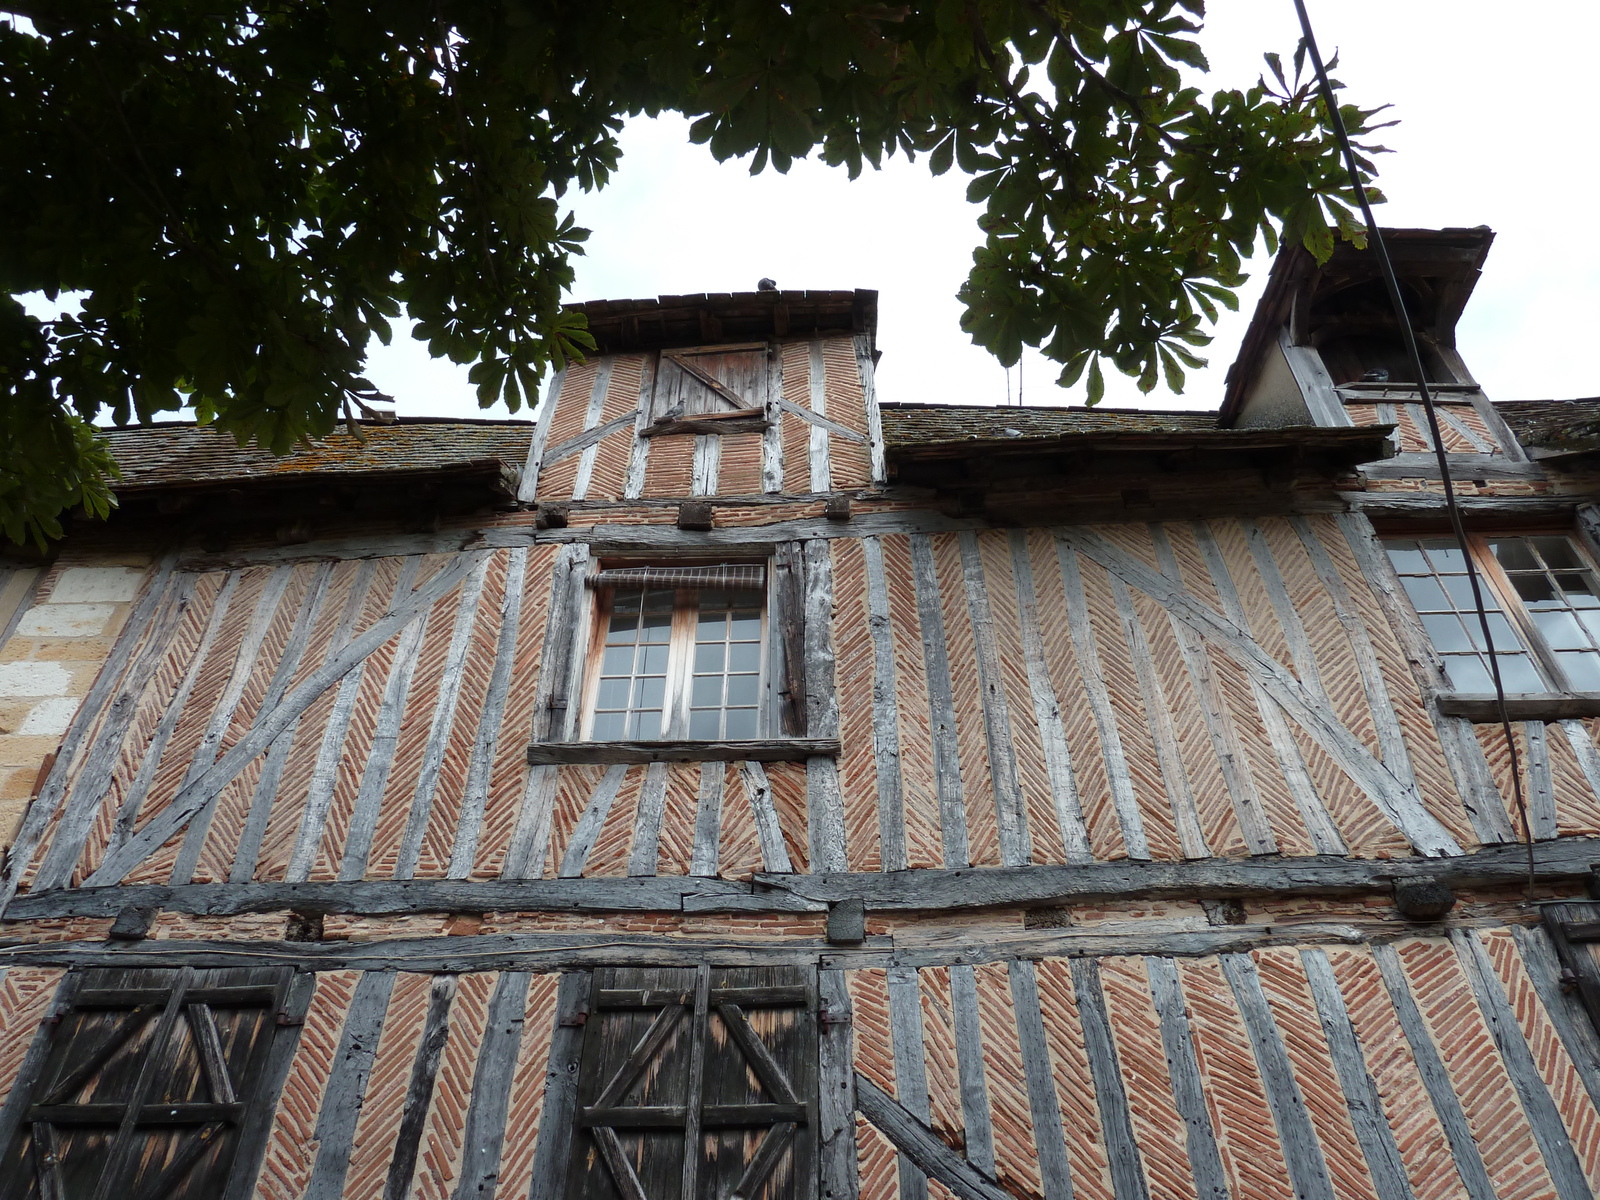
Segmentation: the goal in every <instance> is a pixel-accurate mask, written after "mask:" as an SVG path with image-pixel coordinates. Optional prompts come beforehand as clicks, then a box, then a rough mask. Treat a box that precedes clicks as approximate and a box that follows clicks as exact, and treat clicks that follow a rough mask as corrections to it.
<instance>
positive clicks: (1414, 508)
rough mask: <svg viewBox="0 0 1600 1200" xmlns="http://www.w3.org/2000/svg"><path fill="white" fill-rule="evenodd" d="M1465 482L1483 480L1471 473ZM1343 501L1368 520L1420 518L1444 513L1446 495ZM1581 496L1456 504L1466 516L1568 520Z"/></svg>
mask: <svg viewBox="0 0 1600 1200" xmlns="http://www.w3.org/2000/svg"><path fill="white" fill-rule="evenodd" d="M1462 477H1463V478H1466V479H1472V478H1481V476H1474V475H1473V473H1472V472H1471V471H1470V470H1466V471H1463V472H1462ZM1339 499H1341V500H1343V501H1344V502H1345V503H1346V504H1348V505H1349V506H1350V507H1351V508H1352V509H1354V510H1356V511H1357V512H1363V513H1366V514H1367V516H1369V517H1379V518H1383V517H1394V518H1404V517H1417V516H1428V515H1436V516H1438V517H1440V518H1441V519H1443V517H1444V513H1445V507H1444V493H1443V492H1340V493H1339ZM1583 499H1584V498H1583V497H1582V496H1462V497H1460V498H1459V499H1458V501H1457V503H1458V504H1460V506H1461V512H1462V514H1463V515H1465V516H1467V517H1469V518H1470V517H1479V518H1491V517H1508V518H1511V519H1513V520H1523V519H1530V518H1531V519H1537V518H1540V517H1567V518H1570V517H1571V516H1572V513H1573V511H1574V510H1575V509H1576V508H1577V507H1578V505H1579V504H1581V503H1582V502H1583Z"/></svg>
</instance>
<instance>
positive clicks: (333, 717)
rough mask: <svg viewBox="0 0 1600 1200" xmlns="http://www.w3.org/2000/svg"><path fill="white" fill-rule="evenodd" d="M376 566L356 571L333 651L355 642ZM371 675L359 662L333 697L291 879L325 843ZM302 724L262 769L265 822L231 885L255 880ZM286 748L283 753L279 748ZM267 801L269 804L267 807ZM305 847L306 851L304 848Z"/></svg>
mask: <svg viewBox="0 0 1600 1200" xmlns="http://www.w3.org/2000/svg"><path fill="white" fill-rule="evenodd" d="M416 562H417V560H415V559H412V560H409V561H408V562H407V568H409V569H410V574H407V571H406V570H404V569H403V570H402V572H401V586H400V587H399V589H398V590H399V591H400V592H402V593H404V592H406V591H409V590H410V588H411V579H412V578H413V577H414V575H415V570H416ZM376 569H377V565H376V564H375V563H374V562H373V561H372V560H370V559H368V560H366V561H364V562H362V563H361V564H360V565H359V566H358V567H357V568H356V573H355V578H354V579H353V580H352V581H351V588H350V594H349V596H348V597H347V598H346V600H345V605H344V610H343V611H342V612H341V613H340V614H339V626H338V628H337V629H335V630H334V633H333V640H332V642H331V643H330V645H329V650H330V652H337V651H339V650H342V649H343V648H344V647H345V646H346V645H348V644H349V642H350V638H351V637H352V636H353V635H354V633H355V624H356V621H357V620H358V619H359V618H360V616H361V610H362V607H363V606H364V605H365V603H366V599H367V592H368V589H369V588H371V586H372V576H373V573H374V572H375V571H376ZM365 673H366V663H365V662H362V663H358V664H357V665H356V668H355V670H353V671H351V672H350V674H348V675H346V676H345V677H344V678H343V679H341V680H340V681H339V691H338V693H337V694H336V695H335V697H334V701H333V710H332V711H331V712H330V713H329V714H328V724H327V727H326V728H325V729H324V730H323V735H322V743H321V745H320V746H319V747H318V749H317V758H316V763H315V764H314V766H313V767H312V770H311V781H310V784H309V785H308V787H307V790H306V803H305V809H304V811H303V812H302V813H301V816H300V828H299V832H298V834H297V835H296V838H295V844H294V848H293V850H292V851H291V853H290V856H289V869H288V872H287V874H286V878H289V879H297V878H299V879H303V878H305V876H306V874H309V872H310V867H309V865H306V866H304V867H303V869H302V862H303V861H304V860H306V859H308V858H309V856H310V855H312V854H314V853H315V848H316V845H317V843H319V842H320V840H321V835H322V823H323V821H324V820H325V819H326V818H327V812H328V806H329V805H330V804H331V803H332V801H333V788H334V784H335V782H336V781H337V778H338V772H339V760H340V757H341V756H342V753H343V749H344V736H345V731H346V730H347V729H348V728H349V725H350V716H351V714H352V713H353V712H354V711H355V702H356V696H357V694H358V691H359V689H360V687H361V680H362V677H363V676H364V675H365ZM296 729H298V724H296V725H293V726H291V727H290V733H289V734H287V735H285V736H284V737H280V738H279V739H278V741H276V742H274V743H273V744H272V750H271V751H269V752H268V753H269V758H271V757H273V756H276V757H277V758H278V761H277V763H276V764H273V763H272V762H270V761H269V763H268V766H267V768H265V769H263V771H262V773H261V779H260V780H259V781H258V782H257V785H256V801H255V802H254V804H253V805H252V808H251V813H252V815H254V813H255V811H256V807H257V806H260V807H262V808H264V810H265V812H264V814H263V817H262V820H261V822H260V824H259V827H258V829H257V830H255V831H253V832H252V834H251V835H249V836H247V837H245V838H241V839H240V844H239V850H238V852H237V853H236V854H235V855H234V858H233V870H232V871H231V872H229V875H228V882H230V883H246V882H248V881H249V880H251V879H254V878H255V873H256V861H257V859H258V858H259V857H260V855H261V841H262V839H263V838H264V837H265V836H266V832H267V819H268V818H269V817H270V815H271V811H272V809H271V804H272V797H274V796H275V795H276V793H277V787H278V780H279V779H280V778H281V777H282V774H283V762H284V760H286V759H287V758H288V753H289V750H290V748H291V746H292V740H291V739H292V738H293V737H294V730H296ZM280 746H281V747H282V752H281V754H280V753H279V747H280ZM263 797H265V801H264V803H263ZM303 844H304V846H305V848H302V845H303Z"/></svg>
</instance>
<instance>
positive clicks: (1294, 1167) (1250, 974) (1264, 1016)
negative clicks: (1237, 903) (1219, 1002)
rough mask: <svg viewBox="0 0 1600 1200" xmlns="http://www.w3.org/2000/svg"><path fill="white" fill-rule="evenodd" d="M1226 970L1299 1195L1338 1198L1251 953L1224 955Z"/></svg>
mask: <svg viewBox="0 0 1600 1200" xmlns="http://www.w3.org/2000/svg"><path fill="white" fill-rule="evenodd" d="M1222 973H1223V974H1224V975H1226V976H1227V978H1228V986H1229V987H1231V988H1232V989H1233V996H1234V999H1235V1000H1237V1001H1238V1003H1239V1014H1240V1016H1242V1017H1243V1018H1244V1027H1245V1032H1246V1033H1247V1034H1248V1035H1249V1038H1250V1047H1251V1049H1252V1050H1253V1051H1254V1052H1255V1059H1256V1066H1257V1068H1258V1069H1259V1070H1260V1072H1261V1083H1262V1087H1263V1088H1264V1089H1265V1091H1266V1094H1267V1106H1268V1107H1269V1108H1271V1109H1272V1121H1273V1124H1275V1125H1276V1126H1277V1127H1278V1140H1279V1142H1280V1143H1281V1144H1282V1146H1283V1158H1284V1162H1285V1164H1286V1165H1287V1166H1288V1168H1289V1178H1290V1180H1291V1181H1292V1182H1293V1184H1294V1191H1295V1195H1296V1197H1300V1198H1303V1200H1334V1194H1333V1186H1332V1183H1331V1182H1330V1180H1329V1178H1328V1164H1327V1160H1326V1159H1324V1158H1323V1157H1322V1143H1321V1142H1319V1141H1318V1140H1317V1131H1316V1130H1315V1129H1314V1128H1313V1127H1312V1125H1311V1114H1310V1112H1309V1111H1308V1110H1307V1108H1306V1099H1305V1096H1304V1095H1303V1094H1302V1093H1301V1091H1300V1084H1299V1082H1298V1081H1297V1080H1296V1079H1295V1074H1294V1064H1293V1063H1291V1062H1290V1061H1289V1052H1288V1051H1287V1050H1286V1049H1285V1048H1284V1045H1283V1034H1282V1033H1280V1032H1279V1030H1278V1025H1277V1022H1276V1021H1274V1020H1273V1019H1272V1008H1271V1006H1270V1005H1269V1004H1268V1003H1267V996H1266V993H1265V992H1264V991H1262V989H1261V977H1260V975H1258V974H1257V973H1256V965H1255V961H1254V960H1253V959H1252V958H1251V957H1250V956H1249V955H1248V954H1224V955H1223V956H1222Z"/></svg>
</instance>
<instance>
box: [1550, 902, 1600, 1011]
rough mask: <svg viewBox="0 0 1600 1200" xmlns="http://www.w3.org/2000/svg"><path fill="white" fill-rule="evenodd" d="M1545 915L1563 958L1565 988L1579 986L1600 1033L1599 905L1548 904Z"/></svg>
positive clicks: (1580, 994) (1585, 1004)
mask: <svg viewBox="0 0 1600 1200" xmlns="http://www.w3.org/2000/svg"><path fill="white" fill-rule="evenodd" d="M1543 916H1544V926H1545V928H1546V929H1547V930H1548V931H1549V933H1550V940H1551V941H1553V942H1554V943H1555V946H1556V953H1557V954H1558V955H1560V957H1561V966H1562V975H1563V976H1564V979H1563V981H1562V986H1563V990H1566V989H1567V988H1569V987H1576V988H1577V991H1578V995H1579V996H1580V997H1581V998H1582V1000H1583V1007H1584V1008H1585V1009H1587V1010H1588V1012H1589V1020H1591V1021H1593V1022H1594V1026H1595V1029H1596V1031H1597V1032H1600V904H1547V905H1545V906H1544V909H1543Z"/></svg>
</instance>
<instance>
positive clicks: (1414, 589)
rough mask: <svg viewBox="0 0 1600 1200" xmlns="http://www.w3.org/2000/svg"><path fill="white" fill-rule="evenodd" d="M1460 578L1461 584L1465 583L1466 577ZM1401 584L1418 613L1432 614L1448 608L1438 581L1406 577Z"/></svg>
mask: <svg viewBox="0 0 1600 1200" xmlns="http://www.w3.org/2000/svg"><path fill="white" fill-rule="evenodd" d="M1460 578H1461V582H1462V583H1465V582H1466V578H1467V577H1466V576H1465V575H1463V576H1461V577H1460ZM1401 582H1402V583H1404V584H1405V585H1406V595H1408V596H1410V597H1411V603H1412V605H1413V606H1415V608H1416V610H1417V611H1418V612H1434V611H1437V610H1439V609H1442V608H1449V607H1450V601H1449V600H1448V599H1447V598H1446V596H1445V594H1444V589H1443V588H1442V587H1440V586H1439V581H1438V580H1437V579H1435V578H1433V576H1431V575H1408V576H1406V577H1405V578H1403V579H1402V580H1401ZM1452 582H1453V580H1452Z"/></svg>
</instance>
